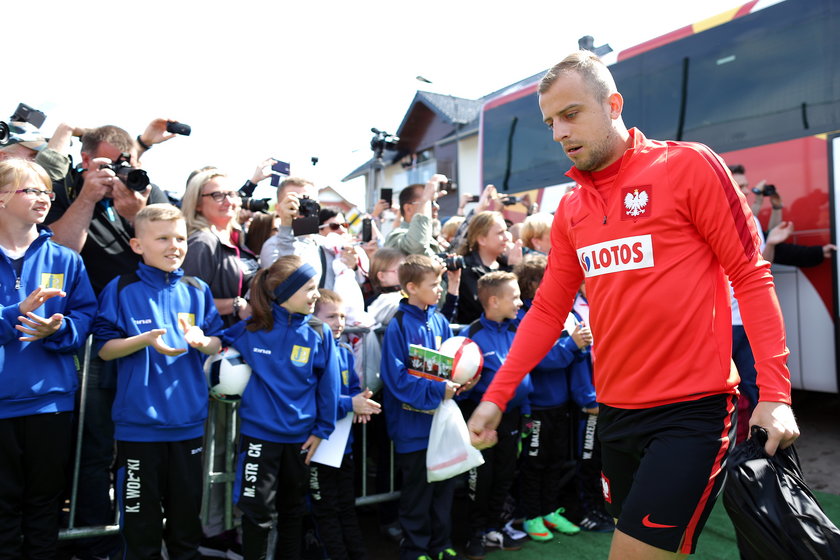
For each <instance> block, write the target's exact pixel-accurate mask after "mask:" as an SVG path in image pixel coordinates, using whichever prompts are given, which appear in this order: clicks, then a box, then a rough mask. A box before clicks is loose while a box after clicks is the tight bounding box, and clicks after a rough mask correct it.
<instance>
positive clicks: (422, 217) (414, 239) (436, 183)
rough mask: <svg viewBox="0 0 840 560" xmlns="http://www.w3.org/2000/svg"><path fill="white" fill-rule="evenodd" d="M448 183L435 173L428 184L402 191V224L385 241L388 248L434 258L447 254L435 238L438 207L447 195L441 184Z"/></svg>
mask: <svg viewBox="0 0 840 560" xmlns="http://www.w3.org/2000/svg"><path fill="white" fill-rule="evenodd" d="M447 182H448V180H447V178H446V176H445V175H441V174H439V173H438V174H435V175H432V177H431V179H429V181H428V182H427V183H426V184H425V185H421V184H419V183H418V184H415V185H409V186H407V187H405V188H404V189H403V190H401V191H400V194H399V202H400V214H401V215H402V221H401V222H400V225H399V226H398V227H396V228H394V229H393V230H392V231H391V232H390V233H389V234H388V237H386V238H385V247H391V248H394V249H399V250H400V251H402V252H403V253H404V254H406V255H427V256H429V257H434V256H435V255H437V254H438V253H441V252H443V251H444V248H443V247H442V246H441V244H440V243H439V242H438V240H437V238H436V237H435V228H436V224H435V222H436V216H435V208H434V206H435V204H436V202H435V201H436V200H437V198H438V197H439V196H444V195H446V191H444V190H441V185H443V184H446V183H447Z"/></svg>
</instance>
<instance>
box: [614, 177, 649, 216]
mask: <svg viewBox="0 0 840 560" xmlns="http://www.w3.org/2000/svg"><path fill="white" fill-rule="evenodd" d="M621 201H622V203H623V204H624V213H623V214H622V215H621V219H622V220H637V219H639V218H649V217H650V215H651V212H652V211H653V187H652V186H651V185H643V186H640V187H624V188H623V189H621Z"/></svg>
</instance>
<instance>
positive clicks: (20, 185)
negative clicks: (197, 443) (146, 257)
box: [0, 159, 96, 558]
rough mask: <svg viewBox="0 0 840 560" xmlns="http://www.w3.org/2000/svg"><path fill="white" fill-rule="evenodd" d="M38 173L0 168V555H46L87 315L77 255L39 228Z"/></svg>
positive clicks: (90, 306) (12, 164)
mask: <svg viewBox="0 0 840 560" xmlns="http://www.w3.org/2000/svg"><path fill="white" fill-rule="evenodd" d="M54 197H55V195H54V194H53V191H52V182H51V181H50V178H49V176H48V175H47V172H46V171H44V169H43V168H42V167H41V166H40V165H38V164H36V163H32V162H29V161H24V160H21V159H9V160H6V161H2V162H0V448H2V449H3V452H2V453H0V551H2V555H3V556H4V557H6V558H53V557H54V556H55V554H56V549H57V546H58V528H59V506H60V504H61V498H62V496H63V492H64V485H65V481H66V480H67V474H68V473H67V470H66V469H67V468H68V467H69V462H70V456H71V446H70V442H71V441H72V439H73V438H72V425H73V405H74V398H75V394H76V388H77V386H78V376H77V372H76V365H75V360H74V357H75V354H76V351H77V350H78V349H79V348H81V346H82V345H83V344H84V342H85V338H86V337H87V334H88V330H89V327H90V324H91V321H92V319H93V316H94V314H95V313H96V296H94V294H93V288H91V286H90V281H89V280H88V275H87V272H86V271H85V267H84V264H83V263H82V259H81V257H79V255H78V254H77V253H75V252H74V251H72V250H70V249H68V248H66V247H63V246H61V245H58V244H57V243H53V241H52V240H51V239H50V238H51V237H52V232H51V231H50V230H49V229H47V228H45V227H42V226H41V224H43V222H44V219H45V218H46V217H47V213H48V212H49V210H50V205H51V202H52V200H53V199H54Z"/></svg>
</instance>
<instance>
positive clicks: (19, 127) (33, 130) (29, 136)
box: [0, 121, 47, 152]
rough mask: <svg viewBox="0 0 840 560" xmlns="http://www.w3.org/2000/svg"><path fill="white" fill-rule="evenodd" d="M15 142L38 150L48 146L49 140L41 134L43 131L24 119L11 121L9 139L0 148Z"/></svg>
mask: <svg viewBox="0 0 840 560" xmlns="http://www.w3.org/2000/svg"><path fill="white" fill-rule="evenodd" d="M14 144H20V145H21V146H23V147H24V148H29V149H30V150H35V151H36V152H40V151H41V150H43V149H44V148H46V147H47V141H46V140H45V139H44V137H43V136H42V135H41V131H40V130H38V128H37V127H35V126H34V125H32V123H28V122H22V121H19V122H10V123H9V141H8V142H7V143H6V144H5V145H4V146H0V149H3V148H5V147H8V146H12V145H14Z"/></svg>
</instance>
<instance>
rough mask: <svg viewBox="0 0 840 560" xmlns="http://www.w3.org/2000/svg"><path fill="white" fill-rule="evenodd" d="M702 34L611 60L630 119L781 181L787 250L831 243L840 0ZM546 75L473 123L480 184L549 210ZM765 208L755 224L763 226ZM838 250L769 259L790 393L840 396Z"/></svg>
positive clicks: (788, 4)
mask: <svg viewBox="0 0 840 560" xmlns="http://www.w3.org/2000/svg"><path fill="white" fill-rule="evenodd" d="M728 16H729V18H728V21H726V22H725V23H721V24H720V25H716V26H707V25H703V26H701V27H704V28H705V27H708V28H705V29H703V30H699V29H697V28H692V27H691V26H689V27H687V28H683V29H680V30H677V31H675V32H673V33H670V34H668V35H664V36H662V37H659V38H656V39H653V40H651V41H648V42H647V43H643V44H641V45H639V46H637V47H633V48H631V49H628V50H626V51H623V52H621V53H619V55H618V56H617V60H616V62H615V63H613V64H611V65H610V70H611V71H612V73H613V75H614V77H615V80H616V83H617V85H618V90H619V91H620V92H621V93H622V94H623V95H624V100H625V105H624V113H623V116H624V122H625V124H626V125H627V126H628V127H638V128H639V129H640V130H641V131H642V132H644V133H645V135H646V136H647V137H648V138H656V139H661V140H690V141H696V142H702V143H704V144H706V145H708V146H710V147H711V148H712V149H713V150H715V151H716V152H717V153H718V154H720V155H721V156H722V157H723V159H724V160H725V161H726V163H727V164H729V165H733V164H742V165H743V166H744V167H745V168H746V173H747V176H748V178H749V179H750V182H751V184H755V183H756V182H758V180H759V179H766V180H767V182H768V183H772V184H774V185H776V188H777V189H778V191H779V193H780V195H781V196H782V200H783V203H784V210H783V219H784V220H790V221H792V222H793V223H794V226H795V233H794V235H793V236H792V238H791V239H789V241H790V242H792V243H797V244H802V245H820V246H823V245H826V244H828V243H829V242H831V243H835V244H836V243H837V235H836V224H837V223H839V222H838V220H840V216H838V212H840V210H838V209H840V205H838V204H836V201H835V197H836V194H835V193H836V192H837V190H836V189H835V185H840V134H838V131H840V70H838V69H840V33H838V30H840V2H837V1H836V0H784V1H781V2H778V1H777V2H766V1H764V2H760V1H759V0H754V1H752V2H749V3H747V4H744V5H742V6H740V7H739V8H737V9H735V10H733V11H732V12H731V13H730V14H728ZM539 78H540V76H534V77H533V79H531V80H525V81H523V82H520V83H519V84H518V85H517V86H514V87H512V88H510V89H511V90H512V91H503V92H501V93H500V94H498V95H497V96H491V97H490V98H489V99H488V100H487V101H486V102H485V104H484V106H483V108H482V113H481V120H480V128H479V144H480V152H481V173H482V184H493V185H495V186H496V187H497V189H498V190H500V191H501V192H505V193H510V194H519V195H521V196H522V197H523V198H526V199H528V200H536V201H537V202H538V203H539V205H540V207H541V208H542V209H543V210H546V211H553V210H554V208H556V206H557V202H558V201H559V199H560V197H561V196H562V195H563V193H564V192H565V189H566V188H567V187H569V186H571V184H568V183H567V182H568V181H569V179H568V178H567V177H565V172H566V171H567V170H568V169H569V167H570V166H571V162H570V161H569V160H568V158H566V156H565V154H564V153H563V150H562V148H561V147H560V145H559V144H556V143H554V142H553V141H552V137H551V134H550V132H549V131H548V130H547V128H546V126H545V124H544V123H543V122H542V116H541V114H540V110H539V107H538V104H537V83H538V81H539ZM769 213H770V208H769V204H765V206H764V208H763V209H762V211H761V213H760V214H759V220H760V221H761V223H762V224H764V225H765V226H766V224H767V220H768V218H769ZM838 260H840V259H838V258H837V255H836V254H835V255H834V256H833V257H832V258H829V259H826V260H825V261H824V262H823V263H822V264H820V265H819V266H815V267H809V268H797V267H790V266H781V265H773V275H774V278H775V282H776V289H777V291H778V294H779V300H780V302H781V305H782V311H783V313H784V317H785V322H786V328H787V343H788V347H789V348H790V350H791V356H790V359H789V362H788V366H789V368H790V371H791V382H792V385H793V387H794V388H798V389H806V390H812V391H823V392H832V393H836V392H838V386H839V385H840V381H838V375H840V373H839V371H840V370H838V348H840V343H838V342H840V341H838V328H837V325H838V321H837V319H838V304H837V302H838V294H837V286H838V284H837V279H838V265H840V263H838Z"/></svg>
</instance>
